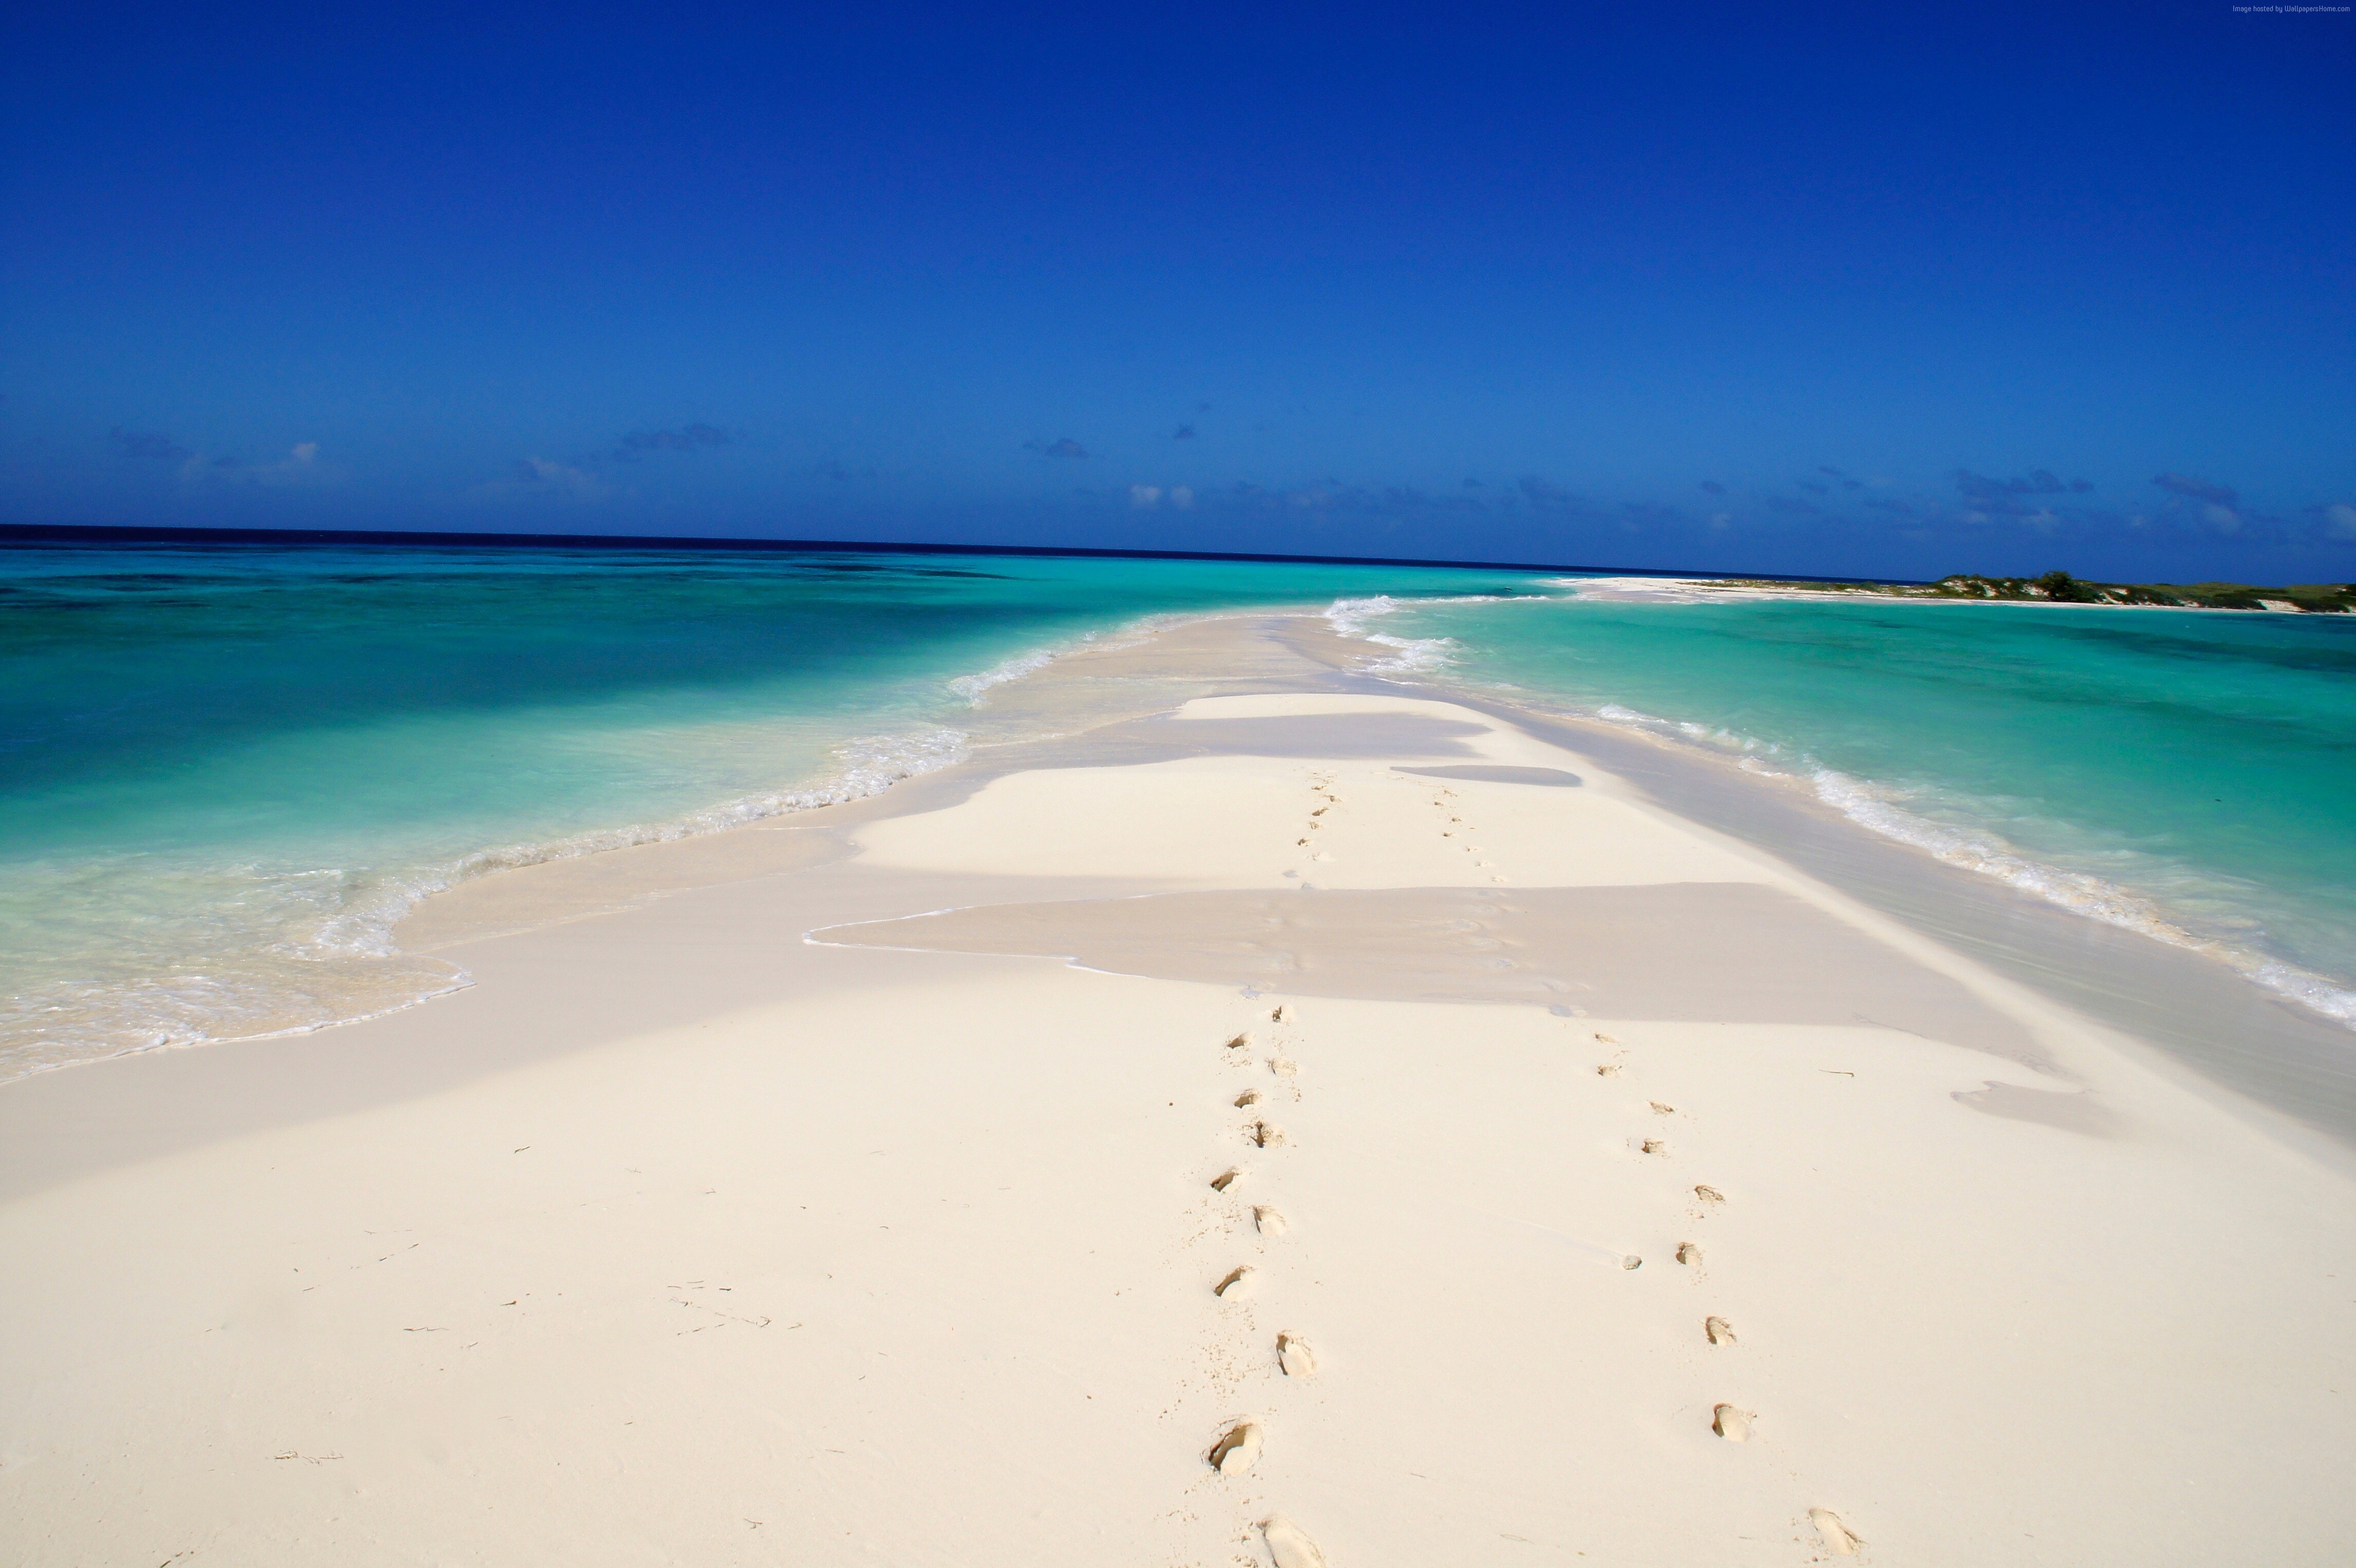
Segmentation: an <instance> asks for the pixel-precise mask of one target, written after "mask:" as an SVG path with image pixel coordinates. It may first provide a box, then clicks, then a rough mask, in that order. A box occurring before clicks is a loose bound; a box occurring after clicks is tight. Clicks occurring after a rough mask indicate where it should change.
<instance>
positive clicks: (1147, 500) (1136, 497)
mask: <svg viewBox="0 0 2356 1568" xmlns="http://www.w3.org/2000/svg"><path fill="white" fill-rule="evenodd" d="M1189 499H1192V498H1191V497H1190V498H1189ZM1129 504H1130V505H1131V506H1133V507H1142V508H1145V509H1147V510H1151V509H1152V508H1154V507H1157V506H1160V505H1161V504H1162V487H1161V486H1160V485H1131V486H1130V487H1129Z"/></svg>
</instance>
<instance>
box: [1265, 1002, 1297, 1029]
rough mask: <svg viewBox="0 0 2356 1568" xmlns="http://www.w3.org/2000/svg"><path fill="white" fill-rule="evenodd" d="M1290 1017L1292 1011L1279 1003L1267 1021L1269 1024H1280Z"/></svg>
mask: <svg viewBox="0 0 2356 1568" xmlns="http://www.w3.org/2000/svg"><path fill="white" fill-rule="evenodd" d="M1291 1016H1292V1009H1291V1008H1290V1007H1288V1006H1285V1005H1284V1004H1278V1005H1277V1007H1276V1009H1275V1011H1273V1012H1271V1013H1270V1014H1269V1015H1268V1021H1269V1023H1271V1024H1281V1023H1283V1022H1284V1021H1285V1020H1286V1019H1288V1018H1290V1017H1291Z"/></svg>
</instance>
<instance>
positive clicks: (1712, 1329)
mask: <svg viewBox="0 0 2356 1568" xmlns="http://www.w3.org/2000/svg"><path fill="white" fill-rule="evenodd" d="M1701 1331H1702V1332H1703V1333H1704V1334H1706V1335H1708V1337H1709V1342H1710V1343H1711V1344H1713V1345H1731V1344H1733V1343H1734V1330H1733V1329H1732V1328H1730V1327H1729V1326H1727V1321H1726V1319H1724V1318H1723V1317H1705V1318H1703V1319H1702V1320H1701Z"/></svg>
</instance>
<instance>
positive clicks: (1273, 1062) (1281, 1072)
mask: <svg viewBox="0 0 2356 1568" xmlns="http://www.w3.org/2000/svg"><path fill="white" fill-rule="evenodd" d="M1268 1070H1269V1071H1270V1072H1272V1073H1274V1074H1276V1076H1277V1077H1279V1078H1290V1077H1292V1076H1293V1075H1294V1074H1295V1073H1297V1072H1299V1071H1300V1070H1301V1064H1300V1063H1299V1062H1296V1061H1287V1060H1286V1059H1285V1058H1282V1057H1270V1058H1268Z"/></svg>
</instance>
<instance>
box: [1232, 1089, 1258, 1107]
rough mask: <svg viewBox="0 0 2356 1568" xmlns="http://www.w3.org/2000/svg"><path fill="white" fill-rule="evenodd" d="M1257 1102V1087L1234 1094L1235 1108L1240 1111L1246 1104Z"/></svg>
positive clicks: (1256, 1103) (1255, 1103)
mask: <svg viewBox="0 0 2356 1568" xmlns="http://www.w3.org/2000/svg"><path fill="white" fill-rule="evenodd" d="M1258 1103H1259V1090H1257V1089H1247V1090H1244V1091H1243V1092H1242V1093H1241V1094H1238V1095H1237V1096H1236V1109H1237V1110H1238V1111H1241V1110H1242V1109H1243V1108H1244V1107H1245V1106H1247V1105H1258Z"/></svg>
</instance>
